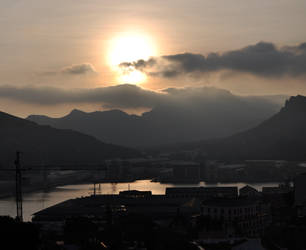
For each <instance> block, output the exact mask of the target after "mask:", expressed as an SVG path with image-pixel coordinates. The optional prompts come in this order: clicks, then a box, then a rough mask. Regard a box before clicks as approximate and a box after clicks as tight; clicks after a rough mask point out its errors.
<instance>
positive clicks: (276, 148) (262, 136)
mask: <svg viewBox="0 0 306 250" xmlns="http://www.w3.org/2000/svg"><path fill="white" fill-rule="evenodd" d="M187 148H189V149H191V148H193V149H195V148H200V149H202V150H204V151H205V152H206V153H207V155H208V157H209V158H215V159H284V160H305V159H306V97H305V96H300V95H298V96H295V97H291V98H290V99H289V100H287V101H286V103H285V106H284V107H283V108H282V109H281V110H280V112H278V113H277V114H275V115H274V116H272V117H271V118H270V119H268V120H266V121H264V122H263V123H261V124H260V125H258V126H257V127H255V128H253V129H250V130H247V131H246V132H242V133H239V134H236V135H234V136H230V137H227V138H225V139H219V140H212V141H202V142H199V143H191V144H189V145H188V146H187Z"/></svg>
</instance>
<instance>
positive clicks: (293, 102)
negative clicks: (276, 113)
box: [282, 95, 306, 113]
mask: <svg viewBox="0 0 306 250" xmlns="http://www.w3.org/2000/svg"><path fill="white" fill-rule="evenodd" d="M282 111H290V112H305V113H306V96H302V95H297V96H291V97H290V98H289V100H287V101H286V103H285V106H284V108H283V109H282Z"/></svg>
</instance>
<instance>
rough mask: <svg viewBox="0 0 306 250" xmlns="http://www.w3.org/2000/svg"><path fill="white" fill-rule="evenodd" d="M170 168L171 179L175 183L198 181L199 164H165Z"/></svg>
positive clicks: (180, 162)
mask: <svg viewBox="0 0 306 250" xmlns="http://www.w3.org/2000/svg"><path fill="white" fill-rule="evenodd" d="M166 165H167V166H168V167H171V168H172V171H173V179H174V180H177V181H198V180H200V164H199V163H197V162H192V161H169V162H167V164H166Z"/></svg>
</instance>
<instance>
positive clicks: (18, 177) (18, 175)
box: [15, 151, 23, 222]
mask: <svg viewBox="0 0 306 250" xmlns="http://www.w3.org/2000/svg"><path fill="white" fill-rule="evenodd" d="M15 167H16V208H17V216H16V219H17V220H19V221H21V222H22V221H23V215H22V186H21V185H22V183H21V180H22V179H21V167H20V152H19V151H17V152H16V160H15Z"/></svg>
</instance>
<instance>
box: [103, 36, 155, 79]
mask: <svg viewBox="0 0 306 250" xmlns="http://www.w3.org/2000/svg"><path fill="white" fill-rule="evenodd" d="M109 51H110V52H109V55H108V61H109V64H110V65H111V67H112V68H113V70H115V71H116V72H117V74H118V80H119V81H120V83H133V84H140V83H142V82H144V81H145V80H146V75H145V74H144V73H142V72H140V71H138V70H135V69H129V70H123V69H122V68H120V67H119V66H118V65H119V64H120V63H122V62H133V61H136V60H139V59H144V60H146V59H148V58H149V57H150V56H155V53H156V52H155V48H154V46H153V42H152V40H151V39H150V37H148V36H146V35H142V34H134V33H126V34H123V35H120V36H118V37H116V38H114V39H112V40H111V46H110V50H109Z"/></svg>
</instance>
